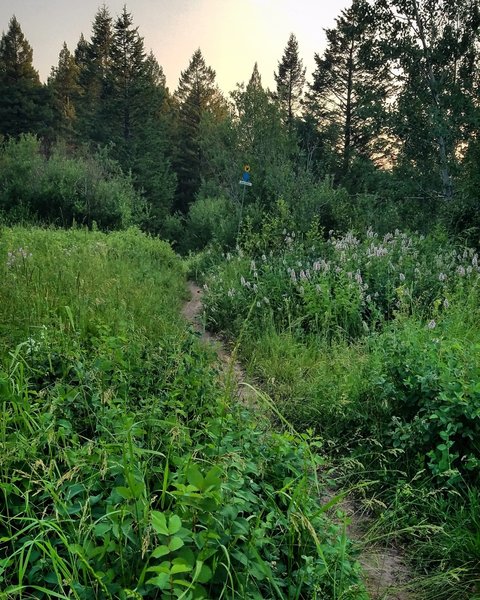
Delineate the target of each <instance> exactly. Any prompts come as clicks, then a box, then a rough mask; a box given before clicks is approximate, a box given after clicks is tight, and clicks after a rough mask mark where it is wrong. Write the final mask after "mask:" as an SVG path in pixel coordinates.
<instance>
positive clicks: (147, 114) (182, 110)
mask: <svg viewBox="0 0 480 600" xmlns="http://www.w3.org/2000/svg"><path fill="white" fill-rule="evenodd" d="M479 24H480V16H479V8H478V2H477V1H476V0H408V1H406V0H375V2H368V1H367V0H353V2H352V4H351V6H350V7H349V8H348V9H346V10H344V11H343V12H342V13H341V14H340V16H339V17H338V18H337V21H336V25H335V27H334V28H332V29H329V30H327V31H326V36H327V46H326V49H325V51H324V52H323V54H316V55H315V64H316V69H315V71H314V73H313V78H312V80H311V81H310V82H308V83H306V82H305V68H304V66H303V63H302V60H301V58H300V53H299V48H298V42H297V40H296V38H295V36H294V35H293V34H292V35H291V36H290V39H289V40H288V43H287V46H286V48H285V51H284V54H283V56H282V57H281V58H280V60H279V63H278V69H277V71H276V73H275V74H274V75H275V83H276V89H275V90H273V92H270V91H268V90H265V89H264V88H263V86H262V82H261V77H260V74H259V71H258V67H257V65H255V67H254V71H253V73H252V77H251V79H250V81H249V83H248V84H247V85H240V86H238V88H237V89H236V90H235V91H234V92H232V93H231V94H230V96H229V97H228V98H226V97H225V96H224V95H223V94H222V93H221V92H220V90H219V89H218V87H217V85H216V83H215V71H214V70H213V69H212V68H211V67H209V66H208V65H207V64H206V63H205V60H204V58H203V56H202V53H201V51H200V50H197V51H195V52H194V54H193V56H192V58H191V60H190V63H189V65H188V66H187V68H186V69H185V70H184V71H183V72H182V73H181V76H180V81H179V84H178V87H177V89H176V90H175V92H174V93H173V94H171V93H170V92H169V90H168V88H167V87H166V82H165V76H164V73H163V70H162V67H161V66H160V65H159V63H158V62H157V59H156V58H155V57H154V56H153V54H151V53H150V54H147V52H146V51H145V46H144V41H143V38H142V37H141V35H140V33H139V32H138V28H137V27H135V26H134V22H133V18H132V15H131V14H130V13H129V12H128V11H127V9H126V8H124V10H123V12H122V13H121V14H120V15H119V16H118V17H117V18H115V19H114V18H112V16H111V15H110V13H109V10H108V8H106V7H105V6H104V7H103V8H101V9H99V10H98V12H97V14H96V15H95V18H94V20H93V24H92V31H91V35H90V38H89V39H88V40H87V39H85V38H84V37H83V35H82V36H81V37H80V40H79V42H78V44H77V47H76V49H75V50H74V52H73V53H72V52H71V51H70V50H69V49H68V48H67V46H66V45H65V44H64V45H63V47H62V49H61V51H60V55H59V61H58V65H57V66H56V67H54V68H52V71H51V75H50V77H49V79H48V82H47V83H46V84H45V85H42V84H41V83H40V80H39V77H38V73H37V72H36V71H35V69H34V67H33V63H32V49H31V47H30V45H29V44H28V41H27V40H26V39H25V37H24V35H23V33H22V31H21V27H20V24H19V23H18V21H17V20H16V18H15V17H13V18H12V19H11V21H10V23H9V27H8V30H7V31H6V33H4V34H3V36H2V38H1V40H0V133H1V134H3V136H13V137H15V136H19V135H20V134H22V133H26V132H31V133H35V134H37V135H39V136H40V137H41V138H42V139H43V140H44V141H45V146H46V147H47V148H48V144H49V143H52V142H53V141H56V140H62V141H63V142H65V143H66V144H67V145H68V147H70V148H73V149H74V148H76V147H79V146H81V145H85V144H92V145H100V146H108V147H109V148H110V150H109V151H110V156H111V157H112V158H114V159H116V160H117V161H118V162H119V163H120V165H121V166H122V168H123V169H124V171H126V172H131V173H132V176H133V180H134V182H135V185H136V186H137V188H138V189H139V190H141V191H142V193H143V194H144V196H145V198H146V200H147V202H148V204H149V207H150V208H149V211H150V212H149V228H150V229H151V230H152V231H154V232H161V231H162V226H163V225H162V224H163V223H164V222H165V219H166V218H167V215H168V214H171V213H172V212H174V211H181V212H182V213H186V212H187V211H188V208H189V206H190V205H191V203H192V202H193V201H194V200H195V199H196V198H202V197H204V198H205V197H213V196H223V197H226V198H232V199H236V198H238V196H239V190H238V179H239V175H240V173H241V168H242V165H243V163H244V162H248V163H250V164H251V167H252V177H253V179H254V181H255V185H254V186H253V187H252V190H251V192H249V197H248V198H249V202H251V203H257V204H258V205H259V206H261V207H262V208H267V209H268V207H269V206H270V205H271V204H272V203H274V202H276V201H277V200H278V198H279V197H283V198H285V199H286V201H287V202H288V203H290V204H291V206H292V207H293V208H295V210H296V212H297V214H298V218H299V219H300V221H301V219H302V214H304V218H305V220H306V221H308V220H309V219H311V216H312V210H313V209H312V206H313V205H314V204H315V197H316V195H318V194H317V191H316V190H317V189H318V183H319V181H321V180H323V179H324V178H325V177H326V176H328V177H329V178H331V180H333V181H334V182H335V184H340V185H343V186H344V187H346V188H347V189H348V190H349V191H350V192H355V193H357V192H365V191H366V192H379V191H381V193H383V194H385V193H387V192H388V190H390V191H389V192H388V193H390V194H391V196H392V198H395V196H396V195H397V196H399V195H403V196H405V195H411V196H418V195H424V196H438V197H443V198H451V197H452V196H453V195H454V194H458V193H461V194H463V195H468V194H470V195H472V193H476V192H474V190H476V189H477V185H476V182H477V179H478V175H477V171H478V168H477V165H478V160H479V155H480V148H479V142H478V139H479V116H480V112H479V102H478V99H479V91H480V90H479V81H480V78H479V72H480V71H479V68H478V53H479V37H478V35H479V34H478V32H479ZM259 58H261V57H259Z"/></svg>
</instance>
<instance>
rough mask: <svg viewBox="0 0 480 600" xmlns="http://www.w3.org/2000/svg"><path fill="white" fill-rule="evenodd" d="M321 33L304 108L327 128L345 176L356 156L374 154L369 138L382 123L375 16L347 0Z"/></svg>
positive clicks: (384, 93) (383, 74)
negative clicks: (323, 45)
mask: <svg viewBox="0 0 480 600" xmlns="http://www.w3.org/2000/svg"><path fill="white" fill-rule="evenodd" d="M326 35H327V42H328V45H327V48H326V50H325V52H324V54H323V56H319V55H318V54H315V63H316V70H315V72H314V74H313V84H311V85H310V86H309V87H310V94H309V100H308V104H309V112H310V114H311V115H314V117H315V118H316V120H317V123H318V127H319V128H320V129H321V130H322V131H323V132H328V133H327V137H329V138H330V139H331V140H332V143H333V146H334V149H336V150H337V151H338V153H339V165H338V166H339V174H340V176H341V177H345V176H346V175H347V174H348V172H349V170H350V167H351V165H352V160H353V158H354V157H355V156H356V155H357V156H362V157H364V158H366V159H371V158H373V157H375V156H376V155H378V153H379V149H378V148H377V147H375V142H376V141H378V140H379V139H380V138H379V136H380V134H381V133H382V128H383V126H384V125H385V103H386V100H387V98H388V94H389V84H390V79H389V73H388V70H387V67H386V66H385V65H382V63H381V61H380V60H379V58H378V53H377V52H376V47H375V40H376V21H375V15H374V13H373V11H372V8H371V6H370V5H369V3H368V2H367V1H366V0H353V3H352V5H351V7H350V8H348V9H346V10H344V11H343V12H342V13H341V15H340V17H339V18H337V20H336V27H335V28H334V29H327V30H326Z"/></svg>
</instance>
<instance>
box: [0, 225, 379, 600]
mask: <svg viewBox="0 0 480 600" xmlns="http://www.w3.org/2000/svg"><path fill="white" fill-rule="evenodd" d="M0 270H1V277H2V286H1V302H0V315H1V317H0V324H1V336H0V386H1V390H2V393H1V401H0V410H1V420H0V424H1V425H0V541H1V551H0V598H2V599H5V600H7V599H8V600H10V599H13V598H19V599H20V598H21V599H27V598H38V599H44V598H45V599H47V598H48V599H53V598H59V599H67V598H68V599H70V598H75V599H77V600H87V599H88V600H90V599H93V598H96V599H103V598H105V599H111V598H119V599H127V598H161V599H167V598H179V599H180V598H182V599H185V600H187V599H194V598H195V599H202V598H203V599H207V598H211V599H216V598H249V599H250V598H251V599H254V598H281V599H287V598H288V599H290V598H298V599H302V598H305V599H306V598H343V599H347V598H352V599H353V598H355V599H356V598H367V597H368V596H367V594H366V592H365V591H364V589H363V586H362V583H361V576H360V568H359V565H358V563H357V562H356V560H355V556H354V552H353V550H352V546H351V544H350V543H349V541H348V540H347V538H346V535H345V524H344V523H342V521H340V522H337V523H333V522H332V521H331V520H330V519H329V518H327V516H326V509H325V506H322V504H321V503H320V502H319V497H320V492H321V485H322V484H321V482H320V481H319V479H318V477H317V472H318V467H319V465H321V464H323V459H322V457H321V456H320V455H319V454H316V453H314V452H313V449H314V447H315V440H310V439H309V436H308V435H298V434H296V433H295V431H294V430H293V428H291V427H289V428H287V429H284V430H280V429H279V430H275V429H273V428H272V427H271V425H270V423H269V422H268V421H267V420H266V419H265V418H264V417H262V416H258V417H257V416H256V415H254V414H253V413H252V412H251V411H249V410H247V409H246V408H245V407H243V406H239V405H238V404H237V403H236V402H233V401H232V398H231V397H229V394H228V393H227V392H226V391H225V389H224V388H223V387H222V386H221V385H220V383H219V377H218V367H217V365H216V363H215V360H214V356H213V353H212V352H211V351H209V350H208V349H205V348H203V347H202V346H201V345H200V343H199V341H198V335H197V334H195V333H194V332H193V330H192V329H191V328H190V327H189V326H188V325H187V324H186V323H185V322H183V321H182V319H181V318H180V317H179V314H180V307H181V305H182V303H183V301H184V300H185V296H186V292H185V289H186V287H185V281H186V270H185V268H184V265H183V264H182V261H181V260H180V259H179V258H178V257H177V256H176V255H175V254H174V252H173V251H172V250H171V248H170V246H169V245H168V244H167V243H165V242H162V241H160V240H158V239H153V238H151V237H148V236H146V235H144V234H142V233H140V232H139V231H138V230H136V229H130V230H126V231H123V232H117V233H111V234H104V233H100V232H96V231H91V232H88V231H86V230H84V229H73V230H69V231H58V230H53V229H36V228H21V227H15V228H3V229H2V231H1V237H0Z"/></svg>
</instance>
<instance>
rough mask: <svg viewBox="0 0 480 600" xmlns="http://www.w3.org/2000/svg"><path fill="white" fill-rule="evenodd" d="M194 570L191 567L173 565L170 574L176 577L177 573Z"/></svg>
mask: <svg viewBox="0 0 480 600" xmlns="http://www.w3.org/2000/svg"><path fill="white" fill-rule="evenodd" d="M191 570H192V567H190V566H189V565H185V564H183V565H172V568H171V569H170V573H171V574H172V575H175V574H176V573H188V572H189V571H191Z"/></svg>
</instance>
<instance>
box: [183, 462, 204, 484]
mask: <svg viewBox="0 0 480 600" xmlns="http://www.w3.org/2000/svg"><path fill="white" fill-rule="evenodd" d="M187 481H188V483H189V484H190V485H194V486H195V487H196V488H197V489H198V490H203V487H204V481H205V480H204V478H203V475H202V474H201V473H200V469H199V468H198V467H197V465H195V464H191V465H190V466H189V467H188V471H187Z"/></svg>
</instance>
